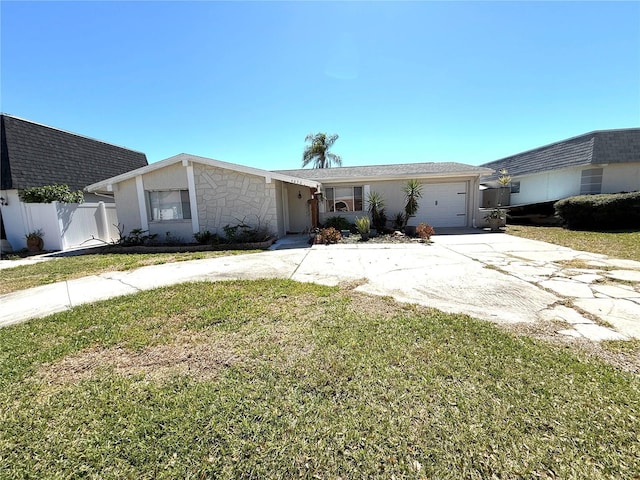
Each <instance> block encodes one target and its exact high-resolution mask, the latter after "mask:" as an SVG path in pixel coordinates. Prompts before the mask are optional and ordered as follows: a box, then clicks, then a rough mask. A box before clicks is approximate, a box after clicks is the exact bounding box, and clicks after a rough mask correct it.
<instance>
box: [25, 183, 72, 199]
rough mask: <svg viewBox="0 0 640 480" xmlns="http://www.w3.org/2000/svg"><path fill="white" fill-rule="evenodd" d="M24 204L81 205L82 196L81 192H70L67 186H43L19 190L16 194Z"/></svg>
mask: <svg viewBox="0 0 640 480" xmlns="http://www.w3.org/2000/svg"><path fill="white" fill-rule="evenodd" d="M18 195H19V196H20V200H22V201H23V202H24V203H51V202H61V203H82V202H84V195H83V193H82V190H76V191H75V192H72V191H71V190H69V185H64V184H62V185H57V184H56V185H44V186H42V187H31V188H25V189H24V190H21V191H20V193H19V194H18Z"/></svg>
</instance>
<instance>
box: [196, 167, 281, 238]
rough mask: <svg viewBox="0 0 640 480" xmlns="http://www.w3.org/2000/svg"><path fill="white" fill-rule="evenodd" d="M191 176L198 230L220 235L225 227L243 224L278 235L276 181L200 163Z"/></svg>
mask: <svg viewBox="0 0 640 480" xmlns="http://www.w3.org/2000/svg"><path fill="white" fill-rule="evenodd" d="M194 175H195V184H196V199H197V204H198V211H197V215H198V221H199V223H200V230H201V231H204V230H209V231H211V232H213V233H218V234H221V235H222V234H224V231H223V229H222V228H223V227H224V226H225V225H237V224H239V223H240V222H243V221H244V222H245V223H246V224H247V225H252V226H256V225H257V224H258V222H259V223H260V225H261V226H266V227H267V228H268V229H269V230H270V231H271V232H272V233H277V232H278V216H277V205H276V185H275V181H271V182H269V183H267V182H266V180H265V178H264V177H261V176H256V175H249V174H245V173H240V172H235V171H232V170H227V169H222V168H216V167H210V166H206V165H202V164H194ZM193 214H195V212H193Z"/></svg>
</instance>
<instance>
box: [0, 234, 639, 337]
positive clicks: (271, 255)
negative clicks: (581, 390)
mask: <svg viewBox="0 0 640 480" xmlns="http://www.w3.org/2000/svg"><path fill="white" fill-rule="evenodd" d="M304 240H305V238H304V237H300V238H298V239H297V240H296V239H293V240H292V239H283V240H281V241H279V242H278V243H277V244H276V250H274V251H268V252H263V253H258V254H249V255H240V256H230V257H220V258H214V259H206V260H194V261H189V262H178V263H168V264H163V265H154V266H149V267H143V268H140V269H137V270H132V271H124V272H109V273H105V274H102V275H97V276H91V277H85V278H81V279H77V280H70V281H67V282H60V283H57V284H53V285H47V286H44V287H37V288H33V289H29V290H25V291H22V292H16V293H11V294H8V295H4V296H2V297H0V301H1V302H2V310H1V311H0V326H5V325H10V324H12V323H17V322H20V321H25V320H28V319H29V318H34V317H41V316H45V315H48V314H50V313H55V312H59V311H63V310H65V309H68V308H71V307H73V306H76V305H80V304H85V303H91V302H95V301H98V300H103V299H107V298H111V297H114V296H118V295H126V294H130V293H135V292H138V291H142V290H148V289H151V288H156V287H161V286H166V285H171V284H176V283H182V282H188V281H198V280H209V281H217V280H227V279H256V278H290V279H293V280H296V281H302V282H316V283H322V284H327V285H337V284H339V283H341V282H345V281H359V282H360V285H359V286H358V287H357V288H356V289H357V290H359V291H362V292H367V293H371V294H376V295H388V296H392V297H394V298H395V299H397V300H399V301H405V302H413V303H419V304H422V305H426V306H429V307H434V308H437V309H440V310H443V311H446V312H452V313H464V314H468V315H471V316H474V317H477V318H481V319H486V320H490V321H493V322H544V321H548V322H560V323H563V324H566V326H567V328H564V329H560V330H558V333H560V334H563V335H569V336H574V337H586V338H588V339H591V340H593V341H602V340H621V339H629V338H634V337H635V338H640V262H633V261H631V260H621V259H613V258H609V257H607V256H605V255H598V254H591V253H586V252H579V251H575V250H571V249H569V248H566V247H560V246H557V245H551V244H548V243H544V242H538V241H534V240H527V239H522V238H518V237H513V236H509V235H506V234H504V233H482V232H481V231H474V233H469V234H461V235H437V236H434V237H433V243H432V244H429V245H425V244H375V243H362V244H339V245H330V246H325V245H315V246H313V247H312V248H304V247H306V244H305V242H304ZM296 242H297V243H296ZM296 247H297V248H296ZM278 248H282V249H278ZM576 260H578V261H579V262H578V263H579V264H580V265H581V266H586V268H576V267H575V266H573V267H572V266H571V265H575V264H576V262H575V261H576ZM566 262H573V263H566ZM2 263H5V261H3V262H2ZM2 266H4V265H2ZM0 268H1V267H0ZM0 275H1V273H0Z"/></svg>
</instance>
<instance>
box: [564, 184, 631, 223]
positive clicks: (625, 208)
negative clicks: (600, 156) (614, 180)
mask: <svg viewBox="0 0 640 480" xmlns="http://www.w3.org/2000/svg"><path fill="white" fill-rule="evenodd" d="M554 208H555V211H556V215H558V216H559V217H561V218H562V220H563V222H564V223H565V225H566V226H567V227H569V228H575V229H589V230H612V229H625V228H640V191H639V192H631V193H614V194H602V195H578V196H576V197H569V198H565V199H563V200H560V201H558V202H556V203H555V204H554Z"/></svg>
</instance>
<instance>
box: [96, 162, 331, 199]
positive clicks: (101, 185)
mask: <svg viewBox="0 0 640 480" xmlns="http://www.w3.org/2000/svg"><path fill="white" fill-rule="evenodd" d="M178 162H183V163H184V162H195V163H200V164H203V165H209V166H212V167H216V168H223V169H227V170H233V171H235V172H240V173H246V174H248V175H256V176H259V177H264V178H265V179H266V180H268V181H270V180H271V179H274V180H280V181H283V182H287V183H292V184H295V185H302V186H306V187H309V188H317V189H320V186H321V183H320V182H317V181H315V180H310V179H306V178H299V177H293V176H291V175H283V174H280V173H274V172H269V171H267V170H261V169H259V168H253V167H246V166H244V165H237V164H234V163H229V162H224V161H222V160H216V159H213V158H206V157H200V156H198V155H190V154H187V153H180V154H178V155H174V156H173V157H169V158H165V159H164V160H160V161H159V162H156V163H152V164H150V165H147V166H146V167H141V168H137V169H135V170H131V171H130V172H126V173H123V174H122V175H118V176H115V177H111V178H107V179H105V180H102V181H100V182H96V183H93V184H91V185H88V186H87V187H85V190H86V191H88V192H99V191H103V192H104V191H111V190H112V185H114V184H116V183H120V182H123V181H125V180H129V179H132V178H135V177H137V176H138V175H144V174H146V173H150V172H153V171H155V170H159V169H161V168H164V167H167V166H169V165H173V164H175V163H178Z"/></svg>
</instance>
